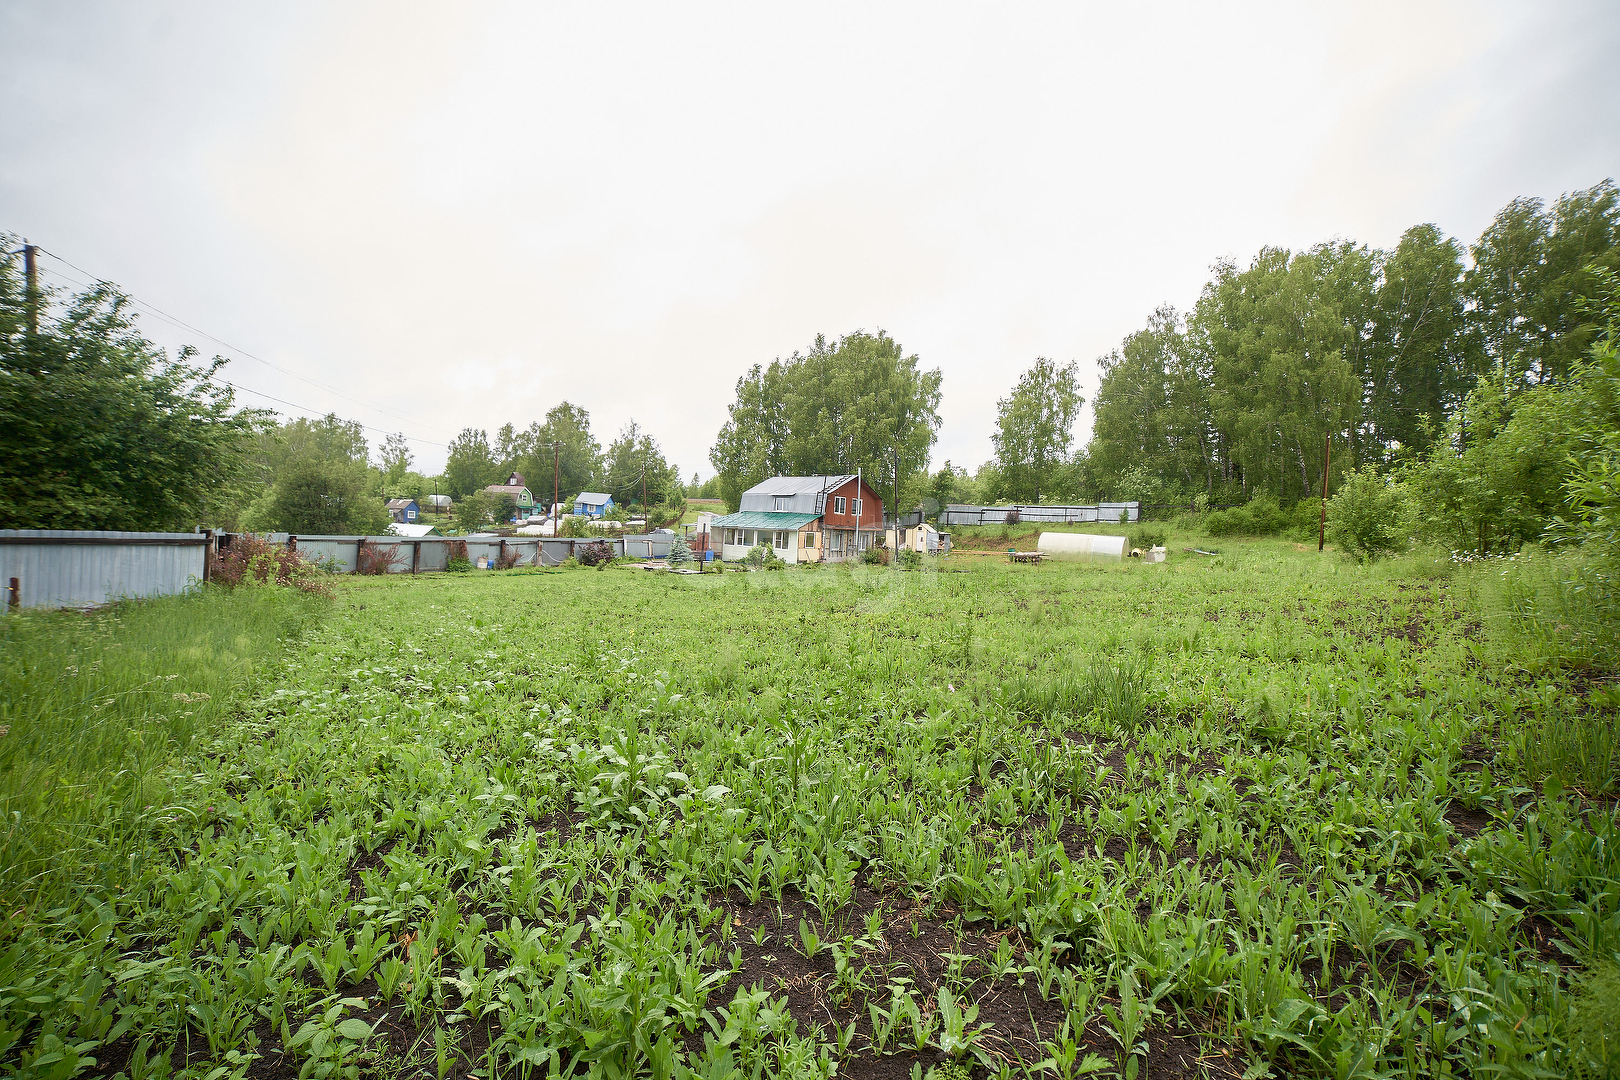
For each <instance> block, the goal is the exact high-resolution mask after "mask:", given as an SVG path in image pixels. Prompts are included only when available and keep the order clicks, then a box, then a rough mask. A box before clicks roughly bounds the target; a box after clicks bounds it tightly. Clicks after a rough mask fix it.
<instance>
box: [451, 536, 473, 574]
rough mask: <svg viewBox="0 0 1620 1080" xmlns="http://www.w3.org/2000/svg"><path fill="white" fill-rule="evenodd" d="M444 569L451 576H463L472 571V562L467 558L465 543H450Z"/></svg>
mask: <svg viewBox="0 0 1620 1080" xmlns="http://www.w3.org/2000/svg"><path fill="white" fill-rule="evenodd" d="M444 568H445V569H446V570H448V571H449V572H450V573H452V574H465V573H467V572H469V571H470V570H472V560H471V559H469V558H467V541H465V540H452V541H450V545H449V558H448V560H447V561H446V562H445V565H444Z"/></svg>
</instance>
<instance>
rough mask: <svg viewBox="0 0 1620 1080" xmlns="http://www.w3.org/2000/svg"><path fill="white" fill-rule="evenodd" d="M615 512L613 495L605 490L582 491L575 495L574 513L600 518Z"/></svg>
mask: <svg viewBox="0 0 1620 1080" xmlns="http://www.w3.org/2000/svg"><path fill="white" fill-rule="evenodd" d="M612 512H613V496H611V495H609V494H607V493H606V492H603V491H582V492H580V493H579V494H578V495H575V496H574V513H576V514H578V515H580V516H581V517H588V518H599V517H601V516H602V515H603V514H611V513H612Z"/></svg>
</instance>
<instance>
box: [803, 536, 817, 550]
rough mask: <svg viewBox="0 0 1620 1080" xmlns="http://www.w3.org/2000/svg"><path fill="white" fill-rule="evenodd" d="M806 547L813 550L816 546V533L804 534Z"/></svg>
mask: <svg viewBox="0 0 1620 1080" xmlns="http://www.w3.org/2000/svg"><path fill="white" fill-rule="evenodd" d="M804 546H805V547H807V548H813V547H815V546H816V534H815V533H813V532H811V533H805V534H804Z"/></svg>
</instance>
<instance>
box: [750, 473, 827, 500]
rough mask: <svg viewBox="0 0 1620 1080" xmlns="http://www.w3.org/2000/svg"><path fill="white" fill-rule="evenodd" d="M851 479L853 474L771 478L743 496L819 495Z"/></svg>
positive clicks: (756, 485)
mask: <svg viewBox="0 0 1620 1080" xmlns="http://www.w3.org/2000/svg"><path fill="white" fill-rule="evenodd" d="M853 479H855V474H854V473H845V474H844V475H842V476H773V477H771V478H770V479H769V480H761V481H760V482H759V483H757V484H755V485H754V486H753V487H751V488H749V489H748V490H747V491H745V492H743V494H744V495H819V494H821V493H822V492H823V491H830V490H832V489H833V488H835V487H838V486H840V485H841V484H844V483H846V482H848V481H850V480H853Z"/></svg>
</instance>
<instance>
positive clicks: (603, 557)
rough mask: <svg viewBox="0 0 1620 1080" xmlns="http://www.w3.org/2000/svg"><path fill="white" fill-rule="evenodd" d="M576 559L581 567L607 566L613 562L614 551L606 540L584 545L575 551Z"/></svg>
mask: <svg viewBox="0 0 1620 1080" xmlns="http://www.w3.org/2000/svg"><path fill="white" fill-rule="evenodd" d="M574 557H575V558H577V559H578V560H579V564H580V565H581V566H606V565H607V564H608V563H610V562H612V561H613V549H612V548H611V547H609V546H608V544H607V541H605V540H596V541H593V542H591V543H589V544H582V545H580V546H579V547H577V548H575V549H574Z"/></svg>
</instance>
